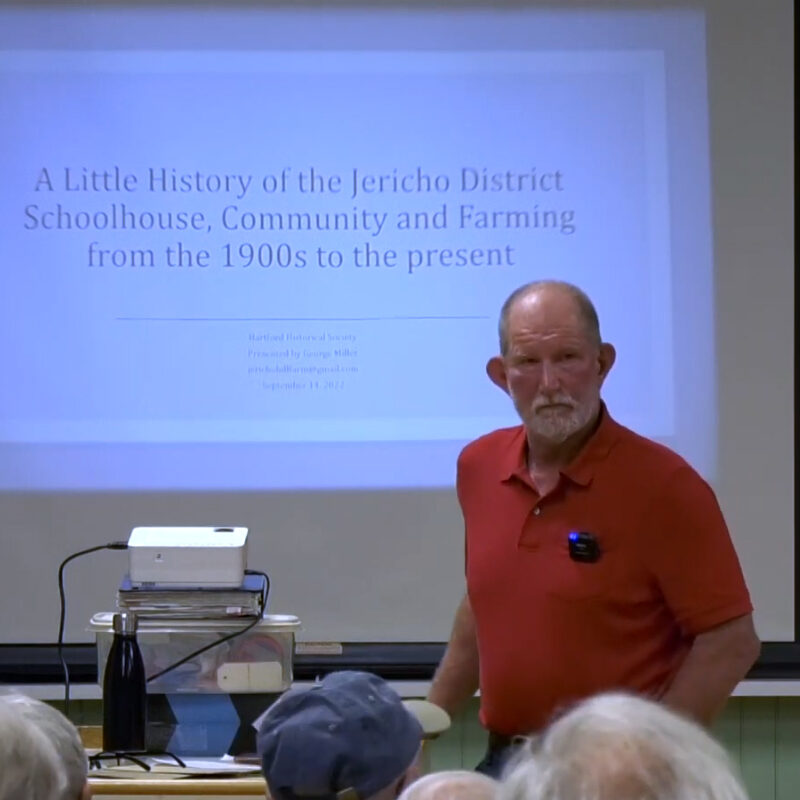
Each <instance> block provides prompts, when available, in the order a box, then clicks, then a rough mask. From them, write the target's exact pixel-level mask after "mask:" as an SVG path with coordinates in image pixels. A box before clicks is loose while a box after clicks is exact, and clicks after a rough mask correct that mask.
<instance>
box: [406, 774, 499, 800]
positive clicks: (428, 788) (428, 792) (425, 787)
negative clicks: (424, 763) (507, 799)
mask: <svg viewBox="0 0 800 800" xmlns="http://www.w3.org/2000/svg"><path fill="white" fill-rule="evenodd" d="M499 785H500V784H499V783H498V782H497V781H495V780H493V779H492V778H489V777H487V776H486V775H480V774H479V773H477V772H468V771H466V770H447V771H444V772H432V773H430V774H429V775H425V776H424V777H422V778H420V779H419V780H418V781H415V782H414V783H412V784H411V785H410V786H408V787H407V788H406V789H404V790H403V793H402V794H401V795H400V800H494V798H495V797H496V796H497V790H498V787H499Z"/></svg>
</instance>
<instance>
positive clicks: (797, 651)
mask: <svg viewBox="0 0 800 800" xmlns="http://www.w3.org/2000/svg"><path fill="white" fill-rule="evenodd" d="M444 648H445V644H444V643H443V642H379V643H374V642H346V643H343V644H342V652H341V655H295V657H294V661H293V671H294V679H295V680H296V681H308V680H314V679H315V678H317V677H322V676H323V675H326V674H327V673H329V672H333V671H336V670H343V669H358V670H365V671H367V672H374V673H375V674H377V675H380V676H381V677H382V678H385V679H386V680H395V681H396V680H417V681H419V680H430V679H431V678H432V677H433V673H434V671H435V669H436V666H437V665H438V663H439V660H440V659H441V656H442V653H443V652H444ZM64 658H65V659H66V662H67V665H68V667H69V672H70V682H71V683H73V684H81V683H83V684H86V683H90V684H92V683H97V648H96V646H95V645H94V644H70V645H64ZM747 678H748V679H749V680H778V679H783V680H790V679H800V643H797V642H765V643H764V644H763V645H762V649H761V655H760V657H759V659H758V661H757V662H756V664H755V665H754V666H753V668H752V669H751V670H750V672H749V673H748V674H747ZM62 681H63V672H62V670H61V664H60V663H59V660H58V652H57V648H56V645H54V644H0V684H54V683H55V684H58V683H61V682H62Z"/></svg>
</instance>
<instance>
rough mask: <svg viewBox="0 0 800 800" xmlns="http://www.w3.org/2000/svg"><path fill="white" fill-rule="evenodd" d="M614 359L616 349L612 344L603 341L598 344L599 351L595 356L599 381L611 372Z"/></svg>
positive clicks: (615, 357)
mask: <svg viewBox="0 0 800 800" xmlns="http://www.w3.org/2000/svg"><path fill="white" fill-rule="evenodd" d="M616 360H617V351H616V350H615V349H614V345H613V344H609V343H608V342H603V344H601V345H600V352H599V354H598V356H597V364H598V369H599V372H600V380H601V382H602V381H604V380H605V379H606V376H607V375H608V373H609V372H611V367H613V366H614V362H615V361H616Z"/></svg>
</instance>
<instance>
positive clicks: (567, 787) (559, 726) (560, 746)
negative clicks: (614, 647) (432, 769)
mask: <svg viewBox="0 0 800 800" xmlns="http://www.w3.org/2000/svg"><path fill="white" fill-rule="evenodd" d="M565 798H569V800H686V798H692V800H747V792H746V791H745V789H744V787H743V786H742V784H741V782H740V780H739V778H738V777H737V775H736V771H735V769H734V766H733V764H732V763H731V761H730V759H729V757H728V755H727V754H726V752H725V751H724V750H723V749H722V747H721V746H720V745H719V744H718V743H717V742H716V741H715V740H714V739H713V738H712V737H711V736H710V735H709V734H708V733H707V732H706V731H705V730H704V729H703V728H701V727H700V726H699V725H697V724H696V723H694V722H693V721H691V720H689V719H688V718H685V717H683V716H681V715H680V714H677V713H675V712H673V711H671V710H669V709H668V708H666V707H665V706H663V705H661V704H658V703H655V702H652V701H650V700H645V699H643V698H640V697H635V696H633V695H628V694H622V693H607V694H603V695H598V696H597V697H594V698H590V699H589V700H586V701H584V702H583V703H581V704H579V705H578V706H576V707H575V708H574V709H573V710H572V711H570V712H568V713H567V714H565V715H564V716H563V717H561V718H560V719H558V720H556V721H555V722H554V723H553V724H552V725H551V727H550V728H549V729H547V730H546V731H545V733H544V734H543V735H542V736H541V737H538V738H537V739H533V740H531V742H530V744H529V745H527V746H526V747H524V748H523V749H522V751H521V752H520V754H519V755H518V756H517V757H516V758H515V760H514V761H513V762H512V763H511V764H510V765H509V767H508V771H507V772H506V775H505V781H504V782H503V786H502V789H501V791H500V800H565Z"/></svg>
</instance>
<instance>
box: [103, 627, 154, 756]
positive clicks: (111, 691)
mask: <svg viewBox="0 0 800 800" xmlns="http://www.w3.org/2000/svg"><path fill="white" fill-rule="evenodd" d="M113 624H114V641H113V642H112V643H111V649H110V650H109V652H108V661H107V662H106V672H105V677H104V678H103V750H109V751H111V752H119V751H127V752H131V751H139V752H141V751H143V750H144V749H145V728H146V726H147V685H146V682H145V674H144V661H143V660H142V653H141V651H140V650H139V643H138V642H137V641H136V616H135V615H134V614H132V613H131V612H130V611H121V612H120V613H118V614H114V623H113Z"/></svg>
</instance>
